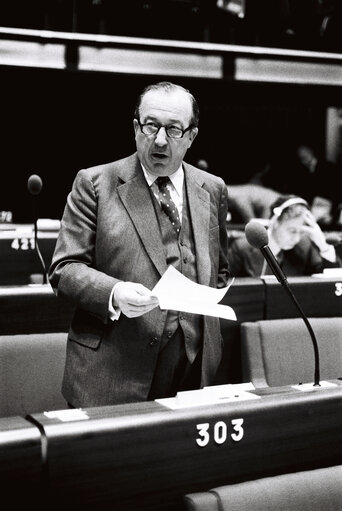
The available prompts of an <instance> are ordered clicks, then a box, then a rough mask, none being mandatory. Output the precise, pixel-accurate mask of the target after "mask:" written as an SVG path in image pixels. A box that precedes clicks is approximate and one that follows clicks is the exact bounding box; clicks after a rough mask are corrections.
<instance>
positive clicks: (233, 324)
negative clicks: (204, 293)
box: [216, 277, 265, 384]
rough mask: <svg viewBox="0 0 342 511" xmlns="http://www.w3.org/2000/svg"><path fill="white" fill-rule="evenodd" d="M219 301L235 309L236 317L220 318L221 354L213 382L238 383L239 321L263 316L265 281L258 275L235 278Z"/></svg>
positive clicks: (239, 360)
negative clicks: (215, 379)
mask: <svg viewBox="0 0 342 511" xmlns="http://www.w3.org/2000/svg"><path fill="white" fill-rule="evenodd" d="M221 303H222V304H224V305H229V306H230V307H232V308H233V309H234V311H235V313H236V317H237V321H229V320H226V319H221V320H220V325H221V333H222V337H223V358H222V364H221V367H220V370H219V374H218V380H217V382H216V383H218V384H220V383H227V382H228V383H238V382H240V381H241V348H240V323H242V322H243V321H257V320H259V319H260V318H261V317H263V316H264V304H265V287H264V283H263V282H262V280H261V279H254V278H247V277H244V278H242V277H241V278H236V279H235V281H234V282H233V284H232V286H231V287H230V288H229V290H228V292H227V293H226V295H225V296H224V298H223V300H222V301H221Z"/></svg>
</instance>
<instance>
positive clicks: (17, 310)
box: [0, 284, 74, 335]
mask: <svg viewBox="0 0 342 511" xmlns="http://www.w3.org/2000/svg"><path fill="white" fill-rule="evenodd" d="M73 310H74V308H73V306H72V305H71V304H70V303H68V302H66V301H65V300H61V299H60V298H57V297H56V295H55V294H54V293H53V291H52V288H51V286H50V285H49V284H45V285H44V284H42V285H39V284H33V285H27V286H2V287H0V335H8V334H30V333H45V332H67V331H68V329H69V325H70V321H71V317H72V314H73Z"/></svg>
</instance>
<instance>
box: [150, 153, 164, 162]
mask: <svg viewBox="0 0 342 511" xmlns="http://www.w3.org/2000/svg"><path fill="white" fill-rule="evenodd" d="M152 158H156V159H157V160H165V159H166V158H167V154H164V153H152Z"/></svg>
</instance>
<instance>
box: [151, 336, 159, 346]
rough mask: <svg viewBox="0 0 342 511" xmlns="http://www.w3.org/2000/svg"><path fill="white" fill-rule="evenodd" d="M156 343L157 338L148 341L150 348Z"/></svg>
mask: <svg viewBox="0 0 342 511" xmlns="http://www.w3.org/2000/svg"><path fill="white" fill-rule="evenodd" d="M157 342H158V338H157V337H153V339H151V340H150V346H155V345H156V344H157Z"/></svg>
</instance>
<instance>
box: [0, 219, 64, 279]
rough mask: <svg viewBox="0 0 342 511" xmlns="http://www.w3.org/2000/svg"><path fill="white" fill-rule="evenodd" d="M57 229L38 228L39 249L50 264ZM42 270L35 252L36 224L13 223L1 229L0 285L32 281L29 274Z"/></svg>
mask: <svg viewBox="0 0 342 511" xmlns="http://www.w3.org/2000/svg"><path fill="white" fill-rule="evenodd" d="M57 235H58V231H44V232H41V231H38V243H39V248H40V251H41V254H42V257H43V260H44V262H45V266H46V268H48V267H49V265H50V263H51V259H52V255H53V252H54V249H55V245H56V241H57ZM35 273H41V274H42V273H43V270H42V267H41V263H40V260H39V257H38V255H37V253H36V251H35V243H34V230H33V226H30V225H28V226H13V227H12V228H11V229H8V230H3V229H1V230H0V285H1V286H7V285H22V284H29V283H30V275H31V274H35Z"/></svg>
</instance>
